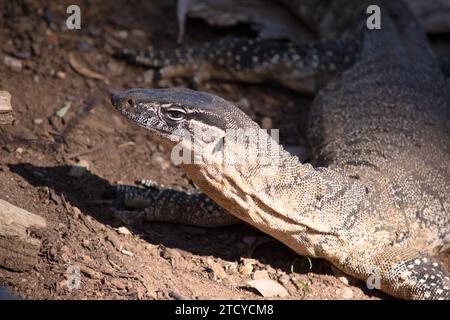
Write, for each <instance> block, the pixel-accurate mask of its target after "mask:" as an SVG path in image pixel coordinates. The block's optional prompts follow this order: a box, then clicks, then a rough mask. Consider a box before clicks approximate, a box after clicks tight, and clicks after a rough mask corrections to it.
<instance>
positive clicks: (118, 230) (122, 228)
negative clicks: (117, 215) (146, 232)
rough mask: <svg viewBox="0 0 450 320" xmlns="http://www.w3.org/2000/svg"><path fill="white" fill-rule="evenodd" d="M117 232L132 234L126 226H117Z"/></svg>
mask: <svg viewBox="0 0 450 320" xmlns="http://www.w3.org/2000/svg"><path fill="white" fill-rule="evenodd" d="M117 233H118V234H123V235H130V234H131V232H130V230H128V229H127V228H125V227H119V228H117Z"/></svg>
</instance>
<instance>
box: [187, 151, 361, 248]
mask: <svg viewBox="0 0 450 320" xmlns="http://www.w3.org/2000/svg"><path fill="white" fill-rule="evenodd" d="M233 148H235V149H239V150H242V149H244V150H246V151H247V154H257V155H258V156H257V157H256V158H255V159H252V161H235V162H234V163H229V162H226V161H224V162H214V163H210V164H208V165H192V164H189V165H184V170H185V171H186V173H187V174H188V175H189V177H190V178H191V179H192V180H193V181H194V182H195V184H196V185H198V186H199V187H200V188H201V189H202V190H203V191H204V192H205V193H206V194H207V195H208V196H209V197H211V198H212V199H213V200H214V201H216V202H217V203H218V204H219V205H220V206H221V207H223V208H224V209H226V210H227V211H229V212H230V213H231V214H233V215H235V216H236V217H238V218H239V219H241V220H244V221H246V222H247V223H249V224H251V225H253V226H256V227H257V228H258V229H260V230H262V231H263V232H266V233H269V234H271V235H272V236H274V237H275V238H277V239H279V240H281V241H282V242H284V243H285V244H286V245H288V246H289V247H291V248H292V249H294V251H296V252H298V253H300V254H307V255H311V256H324V255H326V253H325V251H326V249H324V248H322V247H320V244H319V243H318V241H319V237H318V236H319V235H321V237H322V239H323V236H327V235H328V236H329V237H331V238H339V237H340V236H341V235H342V233H341V231H342V230H344V229H345V228H343V224H344V222H345V221H339V219H336V217H337V216H341V217H343V218H345V217H346V216H347V211H352V212H353V211H356V210H359V209H360V208H359V204H360V203H361V202H362V201H363V199H364V197H365V190H364V188H363V186H361V185H358V184H357V183H355V182H353V181H350V179H349V178H347V177H346V176H345V175H344V174H342V173H339V172H336V171H333V170H329V169H326V168H318V169H315V168H313V167H312V166H311V165H310V164H302V163H301V162H300V161H299V159H298V158H297V157H294V156H291V155H290V154H289V153H288V152H287V151H285V150H284V149H283V147H282V146H280V145H279V144H277V143H273V144H271V146H270V148H267V149H266V150H265V151H263V150H261V149H257V148H253V149H252V147H250V146H249V145H248V144H247V145H242V144H241V145H234V146H233ZM268 159H269V160H270V161H267V160H268ZM235 160H236V159H235ZM341 229H342V230H341ZM338 241H340V240H338ZM328 243H330V245H331V243H333V241H328Z"/></svg>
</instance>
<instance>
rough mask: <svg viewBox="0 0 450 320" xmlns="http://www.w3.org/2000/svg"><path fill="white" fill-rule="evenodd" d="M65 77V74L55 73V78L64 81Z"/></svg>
mask: <svg viewBox="0 0 450 320" xmlns="http://www.w3.org/2000/svg"><path fill="white" fill-rule="evenodd" d="M66 76H67V75H66V73H65V72H63V71H58V72H56V77H57V78H59V79H65V78H66Z"/></svg>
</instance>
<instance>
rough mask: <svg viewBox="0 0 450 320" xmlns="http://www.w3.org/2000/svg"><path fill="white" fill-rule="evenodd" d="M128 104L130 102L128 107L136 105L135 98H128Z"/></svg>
mask: <svg viewBox="0 0 450 320" xmlns="http://www.w3.org/2000/svg"><path fill="white" fill-rule="evenodd" d="M127 104H128V107H132V106H133V105H134V104H133V100H132V99H128V101H127Z"/></svg>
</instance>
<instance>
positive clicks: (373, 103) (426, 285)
mask: <svg viewBox="0 0 450 320" xmlns="http://www.w3.org/2000/svg"><path fill="white" fill-rule="evenodd" d="M303 3H305V4H308V3H309V2H308V1H305V2H303ZM324 3H325V2H324ZM345 3H347V2H345ZM359 3H361V2H359ZM380 6H381V8H382V13H383V15H382V30H377V31H368V30H365V31H363V28H359V29H358V28H355V30H356V31H355V32H356V33H358V32H359V31H361V32H360V35H359V36H355V38H358V39H360V40H359V41H358V50H357V51H358V52H357V53H356V54H352V55H351V56H352V57H353V59H352V63H350V64H349V66H347V67H344V68H342V69H341V70H342V71H341V72H339V76H338V77H337V78H338V79H337V80H334V81H331V82H329V83H327V84H326V85H325V87H324V88H322V89H321V90H320V91H319V92H318V94H317V95H316V97H315V99H314V103H313V106H312V111H311V115H310V124H309V129H308V138H309V142H310V143H311V145H312V147H313V154H314V160H313V161H312V164H313V165H314V167H313V166H312V165H310V164H301V163H300V162H299V160H298V159H297V158H296V157H292V156H291V155H289V154H288V153H287V152H285V151H284V150H283V149H282V147H280V146H274V147H273V148H275V149H277V151H279V152H278V156H277V157H278V158H277V160H279V163H280V166H279V167H277V168H276V169H274V168H273V167H272V166H267V165H265V164H262V163H260V162H258V161H257V162H253V163H247V164H245V165H220V164H212V165H183V169H184V170H185V171H186V173H187V174H188V175H189V176H190V178H191V179H192V180H193V181H194V182H195V184H196V185H197V186H198V187H199V188H200V189H201V190H202V191H203V192H204V193H205V194H207V195H208V196H209V197H210V198H212V199H213V200H214V201H215V202H216V203H217V204H218V205H219V206H220V207H222V208H225V209H226V210H227V211H228V212H229V213H231V214H233V215H234V216H236V217H237V218H239V219H241V220H244V221H246V222H247V223H249V224H250V225H253V226H255V227H256V228H258V229H260V230H262V231H263V232H266V233H268V234H270V235H272V236H273V237H274V238H276V239H278V240H280V241H281V242H283V243H285V244H286V245H287V246H289V247H290V248H292V249H293V250H294V251H296V252H297V253H299V254H302V255H310V256H314V257H321V258H325V259H327V260H328V261H330V262H331V263H333V264H334V265H335V266H336V267H338V268H340V269H341V270H343V271H344V272H346V273H348V274H350V275H353V276H354V277H356V278H359V279H362V280H366V279H368V278H369V279H370V278H373V277H378V276H379V277H380V280H381V290H382V291H384V292H386V293H388V294H391V295H393V296H396V297H400V298H405V299H449V298H450V289H449V287H450V284H449V277H448V275H447V274H446V273H445V272H444V271H442V270H441V269H440V268H439V266H438V264H437V263H435V262H434V261H433V260H432V258H431V256H430V254H432V253H435V252H436V251H438V250H441V249H445V248H448V245H449V240H450V239H449V234H450V232H449V231H450V229H449V228H450V227H449V221H448V218H449V212H450V199H449V196H448V195H449V194H450V142H449V141H450V139H449V138H450V134H449V132H450V115H449V112H450V111H449V109H450V108H449V101H450V97H449V93H448V92H449V91H448V88H447V87H446V83H445V79H444V76H443V75H442V72H441V71H440V69H439V65H438V63H437V62H436V59H435V58H434V56H433V54H432V52H431V50H430V48H429V47H428V45H427V42H426V38H425V36H424V34H423V31H422V30H421V29H420V27H419V26H418V25H417V23H416V21H415V19H414V17H412V16H411V15H410V13H409V11H408V10H407V8H406V7H404V6H403V4H402V3H401V2H397V1H390V2H387V4H384V3H380ZM360 9H361V10H365V7H364V6H363V8H360ZM302 10H305V9H304V8H303V9H302ZM302 10H298V12H299V16H302V14H303V13H302ZM352 10H354V9H353V8H352ZM323 12H326V11H323ZM350 12H353V11H350ZM355 12H357V13H356V14H354V15H353V14H348V16H351V17H359V16H360V12H359V11H358V10H356V11H355ZM319 16H320V15H319ZM355 19H356V20H357V21H360V22H361V23H365V21H362V20H358V19H357V18H355ZM313 20H314V21H316V22H317V25H320V26H321V28H320V30H321V32H318V33H319V34H326V30H327V28H325V27H323V26H324V25H326V24H325V23H319V22H323V20H321V18H320V17H318V18H317V17H316V18H314V19H313ZM358 30H359V31H358ZM351 51H354V50H353V49H352V50H351ZM341 52H342V51H341ZM318 54H319V53H318ZM324 55H325V56H326V53H325V54H324V53H323V52H321V53H320V54H319V56H324ZM306 60H309V58H307V59H306ZM198 61H200V60H198ZM319 61H321V60H320V58H319ZM326 61H328V60H326ZM300 69H301V68H300ZM319 69H320V68H315V70H319ZM325 69H329V68H325ZM322 70H324V69H322ZM250 71H251V68H249V69H248V70H247V72H250ZM330 71H332V70H330ZM257 72H258V71H257ZM293 72H295V70H293ZM335 76H336V75H334V76H333V77H335ZM333 77H331V78H333ZM269 78H270V77H269ZM321 78H322V77H321ZM238 79H239V80H241V81H244V80H245V79H242V78H238ZM269 80H275V81H279V79H278V78H277V76H275V75H274V76H273V77H272V78H270V79H269ZM280 82H281V81H280ZM113 105H114V106H115V107H116V108H117V109H118V110H120V111H121V112H122V113H123V114H124V115H125V116H127V117H128V118H130V119H131V120H133V121H134V122H136V123H137V124H139V125H141V126H143V127H145V128H146V129H148V130H150V131H151V132H152V133H153V134H154V135H155V137H157V138H158V139H159V140H161V141H162V142H164V143H166V144H168V145H169V146H173V145H174V143H175V141H174V140H173V135H171V133H174V132H175V130H176V129H179V128H183V129H186V130H188V131H190V132H191V131H192V130H193V126H194V125H197V126H198V125H200V126H201V127H202V128H203V129H204V130H206V129H211V128H213V129H214V130H216V132H218V133H223V135H224V136H225V133H224V130H226V129H229V128H246V129H251V128H257V125H256V124H255V123H254V122H253V121H252V120H251V119H249V118H248V117H247V116H246V115H245V114H244V113H242V112H241V111H240V110H238V109H237V108H236V107H234V106H233V105H232V104H231V103H229V102H226V101H224V100H222V99H220V98H218V97H216V96H212V95H209V94H206V93H201V92H195V91H190V90H187V89H160V90H157V89H147V90H145V89H135V90H130V91H128V92H125V93H122V94H120V95H117V96H115V97H114V98H113ZM173 108H175V110H173ZM180 108H182V110H183V113H182V114H181V115H180V114H177V113H176V112H177V111H176V110H178V109H180ZM173 112H175V114H174V113H173ZM174 116H175V117H177V119H178V117H180V120H177V121H172V120H170V119H172V118H173V117H174ZM250 132H252V131H250ZM248 135H249V136H248V137H249V138H254V136H252V133H249V134H248ZM202 143H203V144H204V145H205V146H208V145H209V144H210V143H211V142H210V141H203V142H202ZM233 143H235V142H231V144H233ZM235 147H236V148H246V149H250V148H252V146H250V145H248V144H246V143H240V144H237V145H236V146H235ZM254 151H255V152H259V151H258V150H254ZM271 155H272V154H270V155H269V154H267V157H269V156H271ZM211 157H214V155H211ZM155 190H158V188H156V189H155ZM139 192H140V191H139ZM155 192H159V191H155ZM154 195H155V193H152V195H150V198H154ZM183 197H189V195H188V194H186V193H180V194H178V195H177V198H179V199H181V198H183ZM130 198H133V197H130ZM183 201H184V200H183ZM185 203H186V202H185ZM152 205H153V204H152ZM136 207H139V206H136ZM169 220H170V219H169ZM172 221H173V220H172ZM178 221H179V222H181V223H190V222H192V215H191V216H190V218H188V219H184V218H183V217H182V214H181V212H180V217H179V219H178Z"/></svg>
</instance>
